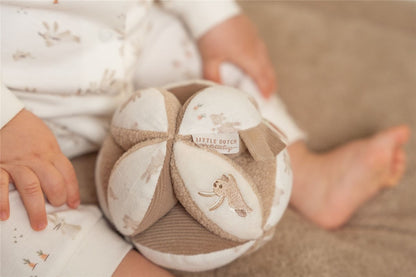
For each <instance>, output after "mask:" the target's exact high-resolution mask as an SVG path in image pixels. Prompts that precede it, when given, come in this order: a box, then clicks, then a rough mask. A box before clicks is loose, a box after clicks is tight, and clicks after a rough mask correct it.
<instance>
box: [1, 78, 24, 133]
mask: <svg viewBox="0 0 416 277" xmlns="http://www.w3.org/2000/svg"><path fill="white" fill-rule="evenodd" d="M0 89H1V91H0V107H1V110H0V129H1V128H3V126H4V125H6V124H7V123H8V122H9V121H10V120H12V119H13V117H15V116H16V115H17V114H18V113H19V112H20V111H21V110H22V109H23V108H24V105H23V103H22V102H21V101H20V100H19V99H17V97H16V96H15V95H14V94H13V93H12V92H11V91H10V90H9V89H8V88H7V87H6V86H5V85H4V84H3V83H0Z"/></svg>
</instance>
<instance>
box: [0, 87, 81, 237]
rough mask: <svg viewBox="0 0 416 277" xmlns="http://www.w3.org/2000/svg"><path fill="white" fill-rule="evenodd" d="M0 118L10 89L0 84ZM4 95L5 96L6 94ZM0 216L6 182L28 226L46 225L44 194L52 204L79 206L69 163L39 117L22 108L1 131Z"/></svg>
mask: <svg viewBox="0 0 416 277" xmlns="http://www.w3.org/2000/svg"><path fill="white" fill-rule="evenodd" d="M1 94H2V95H1V96H2V100H1V101H2V103H1V106H2V114H1V116H2V120H3V118H4V114H3V113H4V111H5V110H6V108H5V107H6V105H8V104H10V103H6V101H7V99H13V97H14V96H12V95H11V92H10V91H7V89H5V88H4V86H3V87H2V91H1ZM6 94H7V96H6ZM0 139H1V141H0V151H1V155H0V195H1V196H0V219H1V220H7V219H8V218H9V215H10V211H9V196H8V194H9V182H12V183H14V185H15V186H16V189H17V190H18V191H19V194H20V196H21V198H22V200H23V203H24V205H25V207H26V210H27V213H28V216H29V220H30V225H31V226H32V228H33V229H34V230H37V231H39V230H42V229H44V228H45V227H46V225H47V218H46V210H45V200H44V196H43V193H45V195H46V197H47V199H48V200H49V202H50V203H51V204H52V205H53V206H61V205H63V204H65V203H67V204H68V206H69V207H71V208H76V207H77V206H78V205H79V201H80V197H79V190H78V182H77V179H76V175H75V171H74V169H73V167H72V164H71V162H70V161H69V160H68V159H67V158H66V157H65V156H64V155H63V154H62V152H61V150H60V149H59V146H58V143H57V141H56V139H55V137H54V135H53V134H52V132H51V131H50V130H49V128H48V127H47V126H46V125H45V123H43V121H42V120H41V119H39V118H38V117H36V116H35V115H33V114H32V113H31V112H29V111H27V110H25V109H22V110H20V111H19V112H18V113H17V114H16V115H14V117H12V119H11V120H10V121H8V122H7V123H6V124H5V125H4V126H3V127H2V128H1V130H0Z"/></svg>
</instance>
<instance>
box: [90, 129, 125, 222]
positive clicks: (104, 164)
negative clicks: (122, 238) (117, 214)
mask: <svg viewBox="0 0 416 277" xmlns="http://www.w3.org/2000/svg"><path fill="white" fill-rule="evenodd" d="M123 153H124V150H123V149H122V148H121V147H120V146H118V145H117V144H116V143H115V142H114V140H113V138H112V137H111V136H108V137H107V138H106V139H105V140H104V143H103V145H102V147H101V149H100V152H99V153H98V157H97V162H96V167H95V181H96V182H95V185H96V188H97V197H98V201H99V203H100V206H101V209H102V210H103V212H104V214H105V216H106V217H107V218H109V219H111V218H110V213H109V211H108V201H107V196H108V195H107V194H108V190H107V189H108V180H109V179H110V174H111V171H112V170H113V166H114V164H115V163H116V162H117V160H118V159H119V158H120V157H121V156H122V155H123Z"/></svg>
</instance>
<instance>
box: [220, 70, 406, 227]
mask: <svg viewBox="0 0 416 277" xmlns="http://www.w3.org/2000/svg"><path fill="white" fill-rule="evenodd" d="M222 75H223V76H224V77H223V80H224V81H225V82H226V83H228V84H230V85H234V86H236V87H238V88H240V89H242V90H244V91H247V92H248V93H250V94H251V95H252V96H253V97H254V98H255V99H256V100H257V102H258V103H259V106H260V110H261V111H262V114H263V116H264V117H265V118H267V119H268V120H270V121H272V122H273V123H274V124H275V125H276V126H278V127H279V128H280V129H281V130H283V131H284V132H285V133H286V135H287V137H288V143H289V147H288V151H289V154H290V157H291V160H292V170H293V175H294V183H293V189H292V196H291V201H290V203H291V204H292V205H293V206H294V207H295V208H296V209H297V210H298V211H299V212H301V213H302V214H303V215H304V216H305V217H306V218H308V219H310V220H311V221H313V222H315V223H316V224H318V225H319V226H321V227H324V228H326V229H334V228H337V227H339V226H341V225H343V224H344V223H346V222H347V220H348V219H349V218H350V217H351V215H352V214H353V213H354V212H355V211H356V210H357V209H358V207H359V206H360V205H361V204H363V203H364V202H365V201H366V200H368V199H369V198H371V197H372V196H374V195H375V194H376V193H377V192H378V191H379V190H380V189H382V188H385V187H392V186H394V185H397V184H398V181H399V180H400V177H401V176H402V175H403V172H404V169H405V152H404V150H403V145H404V144H405V143H406V141H407V140H408V138H409V133H410V132H409V129H408V127H406V126H400V127H396V128H391V129H388V130H385V131H383V132H380V133H378V134H376V135H374V136H372V137H369V138H367V139H361V140H356V141H352V142H350V143H347V144H345V145H342V146H340V147H338V148H336V149H334V150H333V151H330V152H327V153H324V154H316V153H314V152H312V151H310V150H309V149H308V147H307V146H306V144H305V134H304V133H303V132H302V130H300V129H299V128H298V126H297V125H296V123H295V122H294V121H293V119H292V118H291V117H290V115H289V114H288V113H287V112H286V109H285V107H284V105H283V103H282V102H281V101H280V99H278V98H277V97H276V98H274V99H270V100H265V99H264V98H262V97H261V95H260V93H259V92H258V90H257V88H256V86H255V84H254V83H253V82H252V81H251V79H250V78H248V77H247V76H245V75H244V74H243V73H242V72H241V71H238V70H237V69H236V68H233V67H232V66H230V65H224V66H223V70H222Z"/></svg>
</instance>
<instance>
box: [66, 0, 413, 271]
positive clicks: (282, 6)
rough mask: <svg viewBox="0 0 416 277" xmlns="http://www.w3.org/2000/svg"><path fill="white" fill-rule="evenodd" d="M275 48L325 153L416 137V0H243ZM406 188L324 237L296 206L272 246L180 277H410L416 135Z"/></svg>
mask: <svg viewBox="0 0 416 277" xmlns="http://www.w3.org/2000/svg"><path fill="white" fill-rule="evenodd" d="M242 6H243V8H244V10H245V11H246V13H247V14H248V15H249V16H250V17H251V18H252V19H253V21H254V22H255V23H256V24H257V26H258V28H259V31H260V33H261V35H262V36H263V37H264V38H265V40H266V43H267V45H268V47H269V50H270V54H271V58H272V60H273V63H274V65H275V68H276V71H277V75H278V78H279V93H280V95H281V97H282V98H283V100H284V102H285V103H286V105H287V108H288V110H289V111H290V113H291V114H292V115H293V116H294V118H295V119H296V120H297V122H298V123H299V124H300V126H301V127H303V128H304V129H305V130H306V132H307V133H308V137H309V139H308V144H309V146H310V147H311V148H312V149H315V150H317V151H323V150H328V149H331V148H333V147H336V146H337V145H340V144H342V143H344V142H347V141H349V140H351V139H356V138H360V137H364V136H367V135H370V134H372V133H374V132H377V131H379V130H382V129H384V128H387V127H390V126H393V125H396V124H401V123H406V124H408V125H410V127H411V128H412V129H413V131H415V130H416V109H415V107H416V93H415V88H416V51H415V50H416V36H415V33H416V25H415V22H416V2H415V1H410V2H405V1H397V2H379V1H377V2H372V1H369V2H362V1H350V2H347V1H342V2H340V1H333V2H328V1H311V2H309V1H308V2H299V1H261V2H243V3H242ZM406 151H407V154H408V169H407V171H406V173H405V176H404V178H403V179H402V180H401V182H400V185H399V186H398V187H396V188H394V189H389V190H385V191H382V192H381V193H380V194H379V195H377V196H376V197H375V198H374V199H372V200H371V201H369V202H368V203H366V204H365V205H364V206H363V207H361V209H360V210H359V211H358V212H357V213H356V214H355V215H354V217H353V218H352V219H351V220H350V221H349V222H348V224H346V225H345V226H344V227H343V228H341V229H339V230H337V231H332V232H328V231H325V230H322V229H320V228H318V227H316V226H315V225H313V224H312V223H310V222H309V221H307V220H306V219H304V218H303V217H302V216H301V215H300V214H298V213H297V212H296V211H295V210H294V209H292V208H289V209H288V210H287V211H286V212H285V214H284V216H283V219H282V220H281V221H280V223H279V224H278V225H277V228H276V233H275V236H274V238H273V239H272V241H271V242H269V243H268V244H266V245H265V246H264V247H263V248H262V249H260V250H259V251H257V252H255V253H253V254H251V255H249V256H246V257H242V258H240V259H238V260H237V261H235V262H233V263H231V264H229V265H227V266H225V267H222V268H219V269H216V270H213V271H207V272H203V273H198V274H196V273H183V272H174V274H175V275H177V276H201V277H210V276H227V277H228V276H341V277H342V276H386V277H387V276H413V275H414V273H415V272H416V265H415V263H414V257H416V220H415V215H416V201H415V200H414V199H415V196H416V185H415V183H416V136H415V135H413V137H412V138H411V140H410V143H409V144H408V146H407V147H406ZM73 162H74V166H75V168H76V171H77V174H78V178H79V182H80V186H81V191H82V198H83V202H84V203H96V196H95V187H94V185H93V184H94V176H93V173H94V162H95V154H90V155H86V156H83V157H79V158H76V159H74V161H73Z"/></svg>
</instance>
